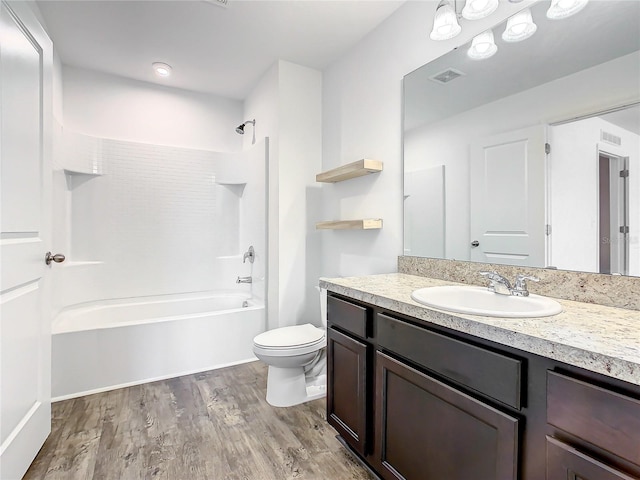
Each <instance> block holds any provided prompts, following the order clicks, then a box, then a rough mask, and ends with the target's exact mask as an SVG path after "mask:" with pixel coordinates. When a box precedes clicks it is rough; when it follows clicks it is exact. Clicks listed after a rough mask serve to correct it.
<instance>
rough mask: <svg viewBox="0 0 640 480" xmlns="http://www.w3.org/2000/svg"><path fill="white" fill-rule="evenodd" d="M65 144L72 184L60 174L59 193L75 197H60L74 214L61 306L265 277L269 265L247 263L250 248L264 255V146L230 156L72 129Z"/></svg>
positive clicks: (65, 231)
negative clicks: (245, 257)
mask: <svg viewBox="0 0 640 480" xmlns="http://www.w3.org/2000/svg"><path fill="white" fill-rule="evenodd" d="M59 133H60V130H59ZM63 138H64V141H62V142H58V143H60V144H61V145H62V148H58V149H57V158H56V164H57V167H58V168H62V169H65V170H66V173H65V174H64V177H66V178H64V186H63V185H61V183H62V182H61V178H63V177H62V175H63V174H62V173H61V172H60V171H58V172H56V179H57V182H56V188H58V189H60V188H65V192H64V193H62V194H61V193H60V192H57V193H58V194H57V195H56V199H57V201H58V202H60V201H61V200H62V201H63V202H64V205H56V209H57V210H58V211H60V210H64V211H65V213H64V214H63V215H62V216H64V217H65V218H66V228H58V229H57V236H58V239H57V240H58V242H59V244H64V245H65V248H64V250H65V252H66V254H67V262H66V263H65V264H63V265H62V268H60V269H58V270H57V274H58V275H60V276H62V278H61V280H62V281H60V282H55V284H56V287H57V289H58V292H56V295H55V298H56V302H57V305H56V308H57V309H59V308H62V307H64V306H67V305H72V304H76V303H81V302H86V301H92V300H100V299H107V298H126V297H137V296H146V295H162V294H171V293H181V292H192V291H203V290H214V289H223V290H224V289H227V290H228V289H237V288H238V286H237V284H236V283H235V279H236V277H237V276H238V275H249V274H252V271H251V268H252V267H255V269H256V270H258V269H261V270H262V271H263V273H262V276H264V266H263V267H260V266H259V264H258V265H253V266H252V265H249V264H248V263H246V264H244V265H243V264H242V253H243V252H244V250H245V249H246V248H247V247H248V246H249V244H250V243H253V244H255V245H254V247H255V248H256V250H257V251H258V252H259V254H264V248H265V244H264V226H265V222H264V192H265V184H264V178H265V146H264V142H265V141H264V140H263V141H261V142H259V143H258V145H256V146H255V147H254V148H252V149H249V150H247V151H246V152H243V153H220V152H212V151H207V150H196V149H188V148H179V147H168V146H160V145H151V144H144V143H137V142H128V141H119V140H111V139H101V138H96V137H90V136H85V135H79V134H68V133H67V132H65V133H64V135H63ZM249 163H251V165H249ZM249 167H250V168H249ZM78 172H86V173H78ZM220 182H225V183H224V184H221V183H220ZM243 226H244V227H243ZM245 227H246V228H245ZM255 227H258V228H257V229H256V228H255ZM260 232H262V233H260ZM60 237H64V239H62V238H60ZM247 242H249V243H247ZM244 243H246V245H244ZM260 260H261V261H262V262H263V263H264V262H265V260H266V257H265V256H264V255H261V258H260ZM252 287H255V285H251V286H246V285H243V286H241V287H240V288H245V289H250V288H252ZM262 288H264V283H263V284H262ZM263 295H264V294H261V296H263Z"/></svg>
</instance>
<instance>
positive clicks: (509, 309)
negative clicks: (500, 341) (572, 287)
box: [411, 285, 562, 318]
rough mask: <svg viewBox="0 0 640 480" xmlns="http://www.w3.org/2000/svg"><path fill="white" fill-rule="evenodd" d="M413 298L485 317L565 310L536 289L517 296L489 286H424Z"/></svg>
mask: <svg viewBox="0 0 640 480" xmlns="http://www.w3.org/2000/svg"><path fill="white" fill-rule="evenodd" d="M411 298H413V299H414V300H415V301H416V302H418V303H422V304H423V305H427V306H428V307H433V308H438V309H440V310H448V311H450V312H456V313H469V314H471V315H484V316H486V317H509V318H523V317H548V316H551V315H555V314H557V313H560V312H561V311H562V307H561V306H560V304H559V303H558V302H556V301H555V300H552V299H550V298H547V297H541V296H540V295H535V294H533V293H532V294H530V295H529V296H528V297H516V296H513V295H500V294H498V293H494V292H490V291H489V290H487V288H486V287H470V286H465V285H461V286H457V285H447V286H442V287H427V288H421V289H419V290H415V291H414V292H413V293H412V294H411Z"/></svg>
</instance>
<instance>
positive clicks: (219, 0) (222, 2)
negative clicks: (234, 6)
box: [203, 0, 229, 8]
mask: <svg viewBox="0 0 640 480" xmlns="http://www.w3.org/2000/svg"><path fill="white" fill-rule="evenodd" d="M203 1H204V2H205V3H209V4H211V5H216V6H218V7H222V8H227V7H228V6H229V0H203Z"/></svg>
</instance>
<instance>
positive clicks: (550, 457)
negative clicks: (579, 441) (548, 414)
mask: <svg viewBox="0 0 640 480" xmlns="http://www.w3.org/2000/svg"><path fill="white" fill-rule="evenodd" d="M637 479H638V477H632V476H630V475H627V474H626V473H623V472H621V471H619V470H616V469H614V468H612V467H610V466H608V465H605V464H604V463H602V462H600V461H598V460H596V459H595V458H592V457H590V456H588V455H586V454H584V453H582V452H580V451H578V450H576V449H575V448H573V447H571V446H569V445H567V444H565V443H563V442H561V441H559V440H556V439H555V438H551V437H547V480H637Z"/></svg>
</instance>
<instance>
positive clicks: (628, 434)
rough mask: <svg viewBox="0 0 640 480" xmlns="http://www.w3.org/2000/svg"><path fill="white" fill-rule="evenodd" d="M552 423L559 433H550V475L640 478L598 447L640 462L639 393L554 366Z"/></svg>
mask: <svg viewBox="0 0 640 480" xmlns="http://www.w3.org/2000/svg"><path fill="white" fill-rule="evenodd" d="M547 423H548V424H549V426H550V427H551V429H552V432H553V435H554V436H553V437H549V436H548V437H547V480H564V479H566V478H569V479H572V478H577V479H581V478H586V479H589V480H609V479H611V480H613V479H632V478H636V479H637V478H638V477H632V476H629V475H627V474H626V473H624V472H622V471H619V470H618V469H617V468H616V467H614V466H612V465H611V464H609V463H608V462H607V458H605V457H604V456H602V455H600V454H598V452H599V451H603V452H605V454H604V455H605V456H606V457H609V456H610V455H609V454H613V456H615V457H616V458H615V459H613V461H614V462H616V463H624V462H627V463H630V464H632V465H636V466H640V400H639V399H637V398H633V397H631V396H629V395H626V394H622V393H619V392H616V391H613V390H611V389H609V388H604V387H602V386H600V385H596V384H593V383H591V382H588V381H584V380H580V379H577V378H573V377H571V376H568V375H563V374H561V373H558V372H554V371H549V372H547ZM555 437H558V438H555ZM565 437H566V438H567V440H566V441H563V440H561V439H564V438H565ZM591 451H593V452H595V453H593V454H590V453H588V452H591Z"/></svg>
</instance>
